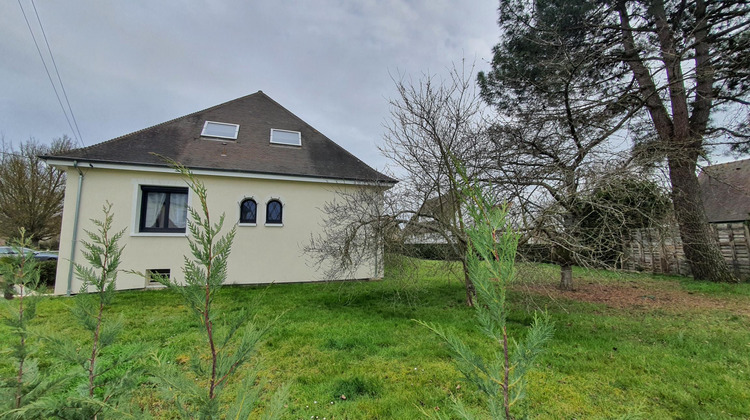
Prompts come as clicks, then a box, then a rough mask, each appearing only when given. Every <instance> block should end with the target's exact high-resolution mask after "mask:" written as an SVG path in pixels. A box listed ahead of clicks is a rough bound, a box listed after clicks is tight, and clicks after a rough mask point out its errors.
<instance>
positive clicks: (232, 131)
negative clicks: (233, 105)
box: [201, 121, 240, 140]
mask: <svg viewBox="0 0 750 420" xmlns="http://www.w3.org/2000/svg"><path fill="white" fill-rule="evenodd" d="M239 132H240V125H239V124H229V123H221V122H215V121H206V123H205V124H203V131H202V132H201V136H203V137H217V138H220V139H232V140H237V133H239Z"/></svg>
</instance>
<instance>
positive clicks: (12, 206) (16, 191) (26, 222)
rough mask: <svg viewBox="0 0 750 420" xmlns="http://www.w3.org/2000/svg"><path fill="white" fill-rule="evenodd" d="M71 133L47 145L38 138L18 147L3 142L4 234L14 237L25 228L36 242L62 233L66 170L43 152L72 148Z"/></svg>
mask: <svg viewBox="0 0 750 420" xmlns="http://www.w3.org/2000/svg"><path fill="white" fill-rule="evenodd" d="M72 148H73V143H72V141H71V140H70V139H69V138H68V137H67V136H63V137H62V138H59V139H55V140H53V141H52V143H51V144H50V145H44V144H41V143H39V142H37V141H36V140H34V139H30V140H28V141H26V142H23V143H21V144H20V145H19V146H18V147H17V148H15V147H13V146H12V145H10V144H8V143H6V142H5V141H2V142H1V143H0V236H2V237H5V238H14V237H15V235H16V234H17V233H18V231H19V228H24V229H25V230H26V233H27V234H28V235H29V236H30V237H31V238H32V241H33V242H34V244H35V245H37V244H38V243H39V241H42V240H46V239H49V238H51V237H54V236H56V235H59V234H60V222H61V220H62V219H61V215H62V207H63V197H64V195H65V172H64V171H61V170H59V169H57V168H54V167H52V166H49V165H47V164H46V163H45V162H44V161H42V160H41V159H40V158H39V156H40V155H50V154H55V153H59V152H64V151H68V150H71V149H72Z"/></svg>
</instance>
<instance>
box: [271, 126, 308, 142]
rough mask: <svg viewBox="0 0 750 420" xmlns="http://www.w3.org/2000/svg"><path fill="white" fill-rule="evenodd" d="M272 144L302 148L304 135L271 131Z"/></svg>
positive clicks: (276, 130)
mask: <svg viewBox="0 0 750 420" xmlns="http://www.w3.org/2000/svg"><path fill="white" fill-rule="evenodd" d="M271 143H275V144H285V145H287V146H302V134H301V133H300V132H299V131H289V130H278V129H275V128H272V129H271Z"/></svg>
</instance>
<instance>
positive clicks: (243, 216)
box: [240, 199, 258, 223]
mask: <svg viewBox="0 0 750 420" xmlns="http://www.w3.org/2000/svg"><path fill="white" fill-rule="evenodd" d="M257 212H258V205H257V204H256V203H255V200H252V199H248V200H244V201H243V202H242V204H240V223H255V220H256V214H257Z"/></svg>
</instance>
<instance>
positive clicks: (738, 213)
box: [698, 159, 750, 223]
mask: <svg viewBox="0 0 750 420" xmlns="http://www.w3.org/2000/svg"><path fill="white" fill-rule="evenodd" d="M698 182H700V186H701V194H702V197H703V207H704V208H705V210H706V216H707V217H708V221H709V222H711V223H719V222H734V221H743V220H748V219H750V214H749V213H750V159H745V160H738V161H735V162H729V163H722V164H719V165H711V166H707V167H705V168H703V170H702V171H701V173H700V175H698Z"/></svg>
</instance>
